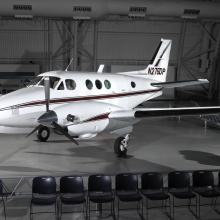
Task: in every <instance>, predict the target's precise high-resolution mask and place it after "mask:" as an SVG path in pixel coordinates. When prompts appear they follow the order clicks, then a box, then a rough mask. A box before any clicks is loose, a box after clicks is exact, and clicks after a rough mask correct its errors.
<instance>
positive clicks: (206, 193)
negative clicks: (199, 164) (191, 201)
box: [193, 170, 220, 218]
mask: <svg viewBox="0 0 220 220" xmlns="http://www.w3.org/2000/svg"><path fill="white" fill-rule="evenodd" d="M193 190H194V192H196V193H197V195H198V207H199V213H198V217H199V218H200V206H201V203H200V197H204V198H212V202H211V204H210V205H211V206H212V205H213V207H215V203H216V199H217V198H218V197H219V196H220V192H219V191H218V190H217V189H216V187H215V185H214V175H213V172H212V171H208V170H197V171H194V172H193ZM203 205H205V204H203Z"/></svg>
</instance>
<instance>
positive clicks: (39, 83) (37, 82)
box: [30, 76, 60, 89]
mask: <svg viewBox="0 0 220 220" xmlns="http://www.w3.org/2000/svg"><path fill="white" fill-rule="evenodd" d="M44 78H45V77H44V76H40V77H37V78H36V79H34V80H33V81H32V82H31V84H30V86H44ZM49 79H50V88H51V89H55V88H56V86H57V85H58V83H59V81H60V78H59V77H54V76H50V77H49Z"/></svg>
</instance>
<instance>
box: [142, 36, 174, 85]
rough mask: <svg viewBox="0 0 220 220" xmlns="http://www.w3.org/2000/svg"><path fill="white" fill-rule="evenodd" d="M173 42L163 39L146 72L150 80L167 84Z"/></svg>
mask: <svg viewBox="0 0 220 220" xmlns="http://www.w3.org/2000/svg"><path fill="white" fill-rule="evenodd" d="M171 44H172V40H166V39H161V42H160V44H159V46H158V49H157V50H156V52H155V55H154V56H153V58H152V61H151V63H150V64H149V65H148V66H147V68H146V69H145V70H144V72H145V74H147V78H148V79H152V80H155V81H158V82H165V81H166V76H167V69H168V63H169V58H170V49H171Z"/></svg>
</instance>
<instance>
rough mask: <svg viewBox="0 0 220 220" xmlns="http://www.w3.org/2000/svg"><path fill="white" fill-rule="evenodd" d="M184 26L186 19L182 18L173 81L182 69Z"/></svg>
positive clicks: (177, 77)
mask: <svg viewBox="0 0 220 220" xmlns="http://www.w3.org/2000/svg"><path fill="white" fill-rule="evenodd" d="M186 26H187V23H186V20H183V22H182V24H181V30H180V37H179V51H178V59H177V71H176V75H175V81H177V80H179V78H180V73H181V69H182V58H183V49H184V41H185V35H186Z"/></svg>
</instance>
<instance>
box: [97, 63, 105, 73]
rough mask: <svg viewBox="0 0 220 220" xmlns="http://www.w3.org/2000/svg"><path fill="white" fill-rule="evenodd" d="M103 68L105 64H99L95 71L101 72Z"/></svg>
mask: <svg viewBox="0 0 220 220" xmlns="http://www.w3.org/2000/svg"><path fill="white" fill-rule="evenodd" d="M104 68H105V64H100V65H99V68H98V71H97V73H103V70H104Z"/></svg>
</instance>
